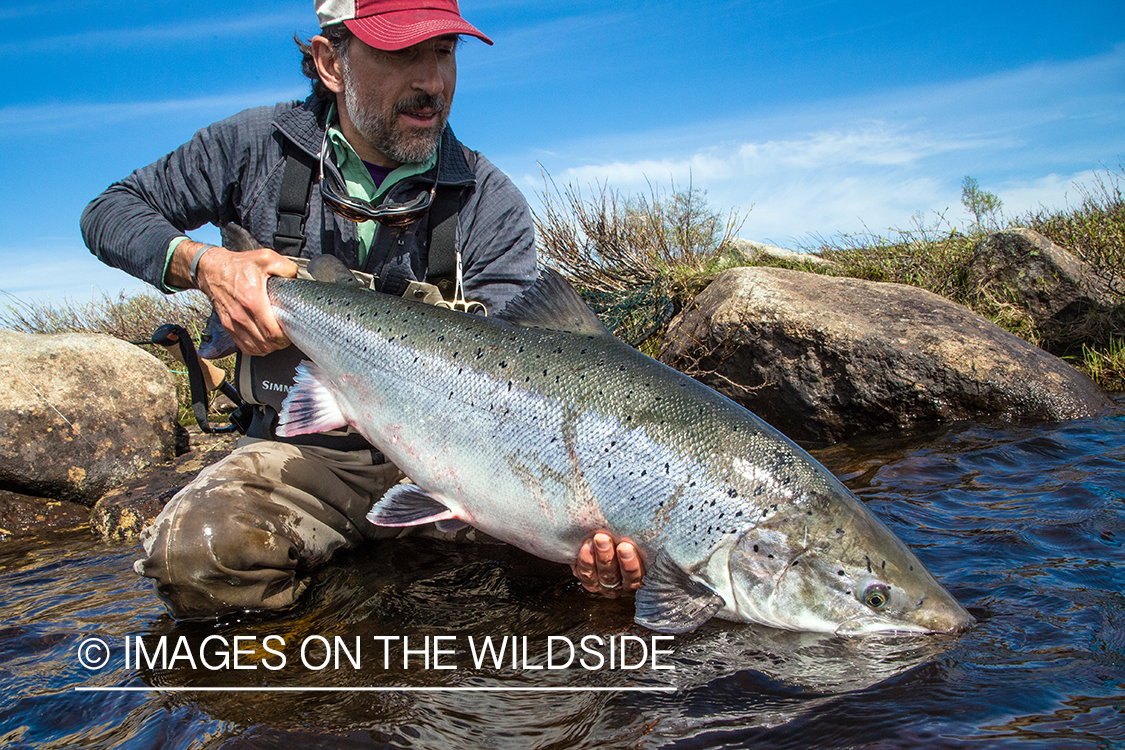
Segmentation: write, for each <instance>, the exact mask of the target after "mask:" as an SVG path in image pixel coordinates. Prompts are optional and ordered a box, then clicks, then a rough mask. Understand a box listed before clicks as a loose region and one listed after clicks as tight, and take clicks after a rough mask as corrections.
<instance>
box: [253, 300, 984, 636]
mask: <svg viewBox="0 0 1125 750" xmlns="http://www.w3.org/2000/svg"><path fill="white" fill-rule="evenodd" d="M566 289H569V287H566ZM533 291H534V290H533ZM550 291H551V292H552V293H561V294H563V296H565V290H563V291H562V292H560V287H559V286H558V282H557V281H556V282H555V284H554V286H553V287H551V289H550ZM570 293H571V294H573V291H572V290H571V291H570ZM269 294H270V298H271V302H272V303H273V305H274V308H275V313H276V315H277V318H278V321H279V322H280V324H281V325H282V327H283V329H284V330H285V331H286V334H287V335H288V336H289V338H290V339H291V340H292V341H293V342H294V343H295V344H296V345H297V346H299V347H300V348H301V350H302V351H304V352H305V353H306V354H307V355H308V356H309V357H310V359H311V360H312V361H313V362H315V363H316V369H317V372H316V377H315V378H312V379H314V380H316V381H317V383H318V384H319V385H320V386H323V387H324V388H325V389H326V390H327V391H328V392H330V393H331V394H332V395H333V398H334V400H335V402H336V404H337V406H338V409H339V412H340V414H341V416H342V418H343V420H344V421H346V422H347V423H348V424H352V425H354V426H356V428H357V429H358V430H359V431H360V432H362V433H363V434H364V435H365V436H366V437H367V438H368V439H369V440H371V441H372V443H374V444H375V445H376V446H378V447H379V448H380V449H381V450H382V451H383V452H384V454H385V455H386V456H387V458H388V459H389V460H391V461H393V462H394V463H395V464H396V465H398V466H399V467H400V468H401V469H402V470H403V471H404V472H405V473H406V474H407V475H408V476H409V477H410V478H411V480H412V481H413V482H414V483H415V485H417V487H415V488H412V489H400V488H395V489H394V490H392V491H391V492H388V496H387V497H386V498H384V500H382V501H380V503H379V504H377V505H376V508H375V509H374V510H373V512H372V514H373V516H372V517H373V519H374V520H376V522H380V523H396V524H401V525H408V524H411V523H418V522H423V521H428V520H440V519H441V518H445V519H457V520H460V521H464V522H467V523H469V524H471V525H473V526H476V527H477V528H480V529H481V530H482V531H484V532H486V533H488V534H490V535H492V536H495V537H497V538H499V539H502V540H505V541H508V542H511V543H513V544H516V545H517V546H520V547H521V548H523V549H525V550H527V551H529V552H532V553H533V554H536V555H538V556H541V557H544V558H546V559H550V560H556V561H559V562H572V561H573V560H574V558H575V555H576V553H577V550H578V548H579V546H580V544H581V542H582V540H584V539H586V538H588V537H589V536H590V534H591V533H592V532H594V531H597V530H608V531H610V532H612V533H613V534H615V535H616V536H618V537H626V538H629V539H631V540H633V541H634V542H635V543H636V544H637V547H638V549H639V550H640V551H641V554H642V556H643V558H644V559H645V561H646V564H647V565H648V573H647V574H646V577H645V585H644V586H642V589H641V591H640V592H639V593H638V622H641V623H642V624H646V625H648V626H650V627H654V628H656V629H662V630H667V631H670V632H677V631H679V630H685V629H691V628H693V627H695V626H697V625H698V624H699V623H700V622H702V621H704V620H706V619H707V618H709V617H710V616H715V615H717V616H720V617H726V618H728V619H735V620H750V621H757V622H762V623H764V624H769V625H774V626H778V627H787V628H791V629H815V630H836V631H838V632H865V631H866V630H871V629H903V630H922V631H931V630H939V629H940V630H949V629H956V628H957V627H962V626H963V625H964V623H965V622H967V618H968V615H967V613H964V611H963V610H961V609H960V606H959V605H957V604H956V602H955V601H954V600H953V599H952V598H951V597H949V595H948V593H947V592H945V591H944V589H942V588H941V587H940V584H937V582H936V581H934V580H933V578H932V576H930V575H929V573H928V571H925V569H924V567H923V566H922V565H921V563H920V562H918V561H917V559H916V558H914V557H913V555H912V553H910V552H909V550H907V549H906V548H905V546H904V545H902V544H901V542H899V541H898V540H897V538H895V537H894V536H893V534H891V533H890V532H889V531H888V530H886V528H885V527H884V526H882V524H880V523H879V522H878V521H877V520H876V519H874V517H872V516H870V514H869V513H868V512H867V511H866V509H865V508H863V506H862V504H860V503H859V501H858V500H856V499H855V498H854V496H853V495H852V494H851V493H850V492H849V491H848V490H847V489H846V488H844V487H843V485H842V484H840V483H839V481H838V480H837V479H836V478H835V477H833V476H832V475H831V474H830V473H829V472H828V471H827V470H825V469H824V468H823V467H821V466H820V465H819V464H818V463H816V462H815V461H814V460H813V459H812V458H811V457H809V456H808V455H807V454H806V453H805V452H804V451H802V450H801V449H800V448H798V447H797V446H795V445H794V444H793V443H792V442H791V441H789V440H788V439H787V438H785V437H784V436H783V435H781V434H780V433H779V432H777V431H776V430H774V429H773V428H772V427H770V426H769V425H767V424H766V423H765V422H763V421H762V420H760V419H758V418H757V417H756V416H754V415H753V414H751V413H750V412H748V411H747V410H745V409H743V408H742V407H740V406H738V405H737V404H734V403H733V402H732V401H730V400H729V399H727V398H725V397H723V396H721V395H719V394H718V393H716V392H714V391H713V390H711V389H709V388H707V387H706V386H703V385H702V384H700V383H698V382H696V381H694V380H692V379H691V378H688V377H686V376H684V375H682V374H681V373H678V372H676V371H675V370H672V369H671V368H668V367H666V366H664V365H663V364H660V363H658V362H656V361H655V360H652V359H650V358H648V357H645V356H644V355H641V354H640V353H638V352H636V351H635V350H633V349H632V348H631V347H628V346H627V345H625V344H623V343H622V342H620V341H619V340H617V339H615V338H614V337H612V336H611V335H609V334H608V333H607V332H604V330H603V331H598V330H596V329H594V328H593V326H595V325H597V324H596V319H595V321H594V322H590V323H589V325H586V326H585V327H584V328H583V327H581V326H580V327H579V328H578V330H571V329H567V330H553V329H550V328H546V327H543V326H541V325H540V326H528V325H520V321H496V320H493V319H487V318H476V317H472V316H467V315H463V314H460V313H457V312H453V311H450V310H445V309H441V308H436V307H432V306H428V305H423V304H420V303H414V302H411V301H409V300H402V299H398V298H393V297H389V296H386V295H380V294H377V293H372V292H369V291H367V290H364V289H353V288H341V287H333V286H331V285H324V284H317V283H316V282H307V281H296V280H282V279H271V280H270V284H269ZM573 296H574V298H575V299H577V295H573ZM532 303H534V298H532ZM570 304H571V306H576V305H578V304H580V301H579V302H574V301H573V300H571V301H570ZM517 307H518V306H517ZM583 308H584V306H583ZM586 312H587V313H588V309H586ZM578 314H581V311H579V313H578ZM589 315H590V316H591V317H592V316H593V314H592V313H589ZM294 390H297V389H294ZM292 396H293V394H291V398H292ZM287 404H288V400H287ZM287 409H288V406H287ZM286 418H287V415H285V414H283V422H284V421H285V420H286ZM427 508H429V509H432V511H431V510H427ZM396 513H397V514H398V515H396ZM810 535H811V540H810ZM845 538H847V541H846V542H845V541H844V539H845ZM865 550H866V551H865ZM860 552H864V554H863V555H860ZM872 552H874V555H875V556H876V557H878V558H879V559H880V561H881V562H882V563H883V571H885V570H886V560H888V559H889V560H891V561H892V565H891V568H892V571H893V572H894V573H895V574H896V575H901V576H902V577H903V578H905V579H909V580H908V581H907V583H906V584H903V583H902V582H891V583H887V582H884V581H882V580H875V579H876V578H877V576H875V574H873V573H871V572H870V570H868V569H869V568H870V564H869V563H868V562H867V560H868V559H869V558H870V557H871V556H872ZM845 558H847V559H845ZM861 560H862V562H861ZM802 563H803V564H804V568H803V569H801V570H800V571H798V570H797V568H798V567H799V566H801V564H802ZM806 570H810V571H813V573H814V574H815V575H807V574H806V572H805V571H806ZM883 577H889V576H888V575H885V574H884V576H883ZM814 579H815V580H814ZM896 586H897V587H898V588H894V587H896ZM872 587H882V588H886V589H887V591H888V592H891V591H892V590H893V591H894V592H895V596H896V597H897V599H896V604H897V603H899V601H900V600H901V606H902V607H906V608H907V609H909V610H910V613H912V616H915V620H918V621H917V622H916V621H911V620H910V619H909V618H906V620H903V617H904V616H905V615H903V614H902V613H895V614H896V616H897V617H898V619H897V620H896V619H895V618H893V617H890V614H891V613H890V611H889V610H888V609H887V607H886V606H885V605H884V606H882V607H879V608H878V610H879V611H873V608H872V607H871V606H870V604H871V602H870V601H868V602H866V603H865V602H864V601H862V600H863V599H864V597H867V596H868V594H867V592H869V591H871V590H872ZM882 588H879V590H880V591H881V590H882ZM817 597H819V598H820V599H826V600H829V603H828V604H823V603H822V604H813V603H810V601H807V600H809V599H812V598H817ZM868 598H870V597H868ZM876 598H877V597H876ZM927 600H928V601H929V602H930V606H929V607H926V608H925V609H926V613H925V615H926V616H925V617H921V616H917V612H918V610H919V609H922V608H923V607H922V605H923V604H925V603H926V602H927ZM911 602H914V605H913V606H912V607H910V606H908V605H909V604H910V603H911ZM935 602H936V603H938V604H940V606H939V607H938V609H939V610H940V612H939V614H938V615H934V614H933V612H930V611H929V610H931V609H933V606H932V605H933V604H934V603H935ZM876 603H878V602H876ZM903 612H905V610H903ZM927 617H928V618H929V619H926V618H927ZM943 618H944V619H943ZM931 621H932V622H931ZM949 622H952V623H954V624H953V625H951V626H948V627H946V625H948V623H949ZM935 623H937V624H936V625H935Z"/></svg>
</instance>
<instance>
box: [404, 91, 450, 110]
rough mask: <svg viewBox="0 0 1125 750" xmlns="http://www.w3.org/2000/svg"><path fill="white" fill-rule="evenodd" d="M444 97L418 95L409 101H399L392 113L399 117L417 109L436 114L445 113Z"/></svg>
mask: <svg viewBox="0 0 1125 750" xmlns="http://www.w3.org/2000/svg"><path fill="white" fill-rule="evenodd" d="M445 107H446V104H445V97H443V96H438V95H436V94H423V93H418V94H415V95H414V96H412V97H410V98H409V99H401V100H400V101H398V102H397V103H396V104H395V106H394V113H395V114H396V115H401V114H404V113H406V112H414V111H417V110H419V109H430V110H433V111H434V112H435V113H436V114H439V115H440V114H441V113H442V112H445Z"/></svg>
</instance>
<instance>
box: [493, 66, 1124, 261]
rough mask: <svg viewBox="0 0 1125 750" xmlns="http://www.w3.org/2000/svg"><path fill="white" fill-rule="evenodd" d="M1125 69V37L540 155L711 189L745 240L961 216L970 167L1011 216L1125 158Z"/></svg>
mask: <svg viewBox="0 0 1125 750" xmlns="http://www.w3.org/2000/svg"><path fill="white" fill-rule="evenodd" d="M1123 78H1125V46H1123V47H1119V48H1118V49H1116V50H1115V51H1114V52H1112V53H1108V54H1105V55H1100V56H1097V57H1093V58H1089V59H1086V60H1079V61H1075V62H1067V63H1059V64H1052V65H1048V64H1040V65H1035V66H1031V67H1029V68H1025V69H1022V70H1017V71H1010V72H1005V73H1001V74H996V75H991V76H986V77H982V78H978V79H972V80H967V81H961V82H954V83H943V84H940V85H933V86H922V87H917V88H914V89H908V90H898V91H892V92H879V93H877V94H873V95H866V96H862V97H855V98H850V99H840V100H836V101H816V102H807V103H805V104H802V105H797V106H793V107H790V108H788V109H786V110H784V111H779V112H777V113H775V114H773V115H769V116H762V115H760V114H757V113H755V114H754V115H752V116H748V117H746V118H744V119H740V120H734V121H728V122H701V123H698V124H696V125H693V126H686V127H681V128H677V129H675V130H661V131H649V132H639V133H629V134H624V135H618V136H601V137H597V138H590V139H586V140H583V141H576V142H573V143H568V144H557V143H552V144H545V147H544V149H543V150H542V151H540V152H538V153H537V154H536V156H537V158H538V159H539V160H540V161H541V163H542V166H543V168H545V169H546V170H547V171H548V172H549V173H550V175H551V176H552V177H553V179H554V181H555V183H556V184H557V185H559V186H564V185H566V184H573V185H576V186H579V187H581V188H583V189H585V188H587V187H588V186H601V185H604V186H608V187H609V188H611V189H614V190H618V191H620V192H622V193H626V194H628V193H637V192H641V193H648V192H649V191H650V190H651V188H652V186H657V187H659V188H661V189H664V190H667V189H668V186H669V185H670V184H674V185H675V186H676V187H677V188H678V189H682V188H685V187H687V186H688V185H689V184H690V185H691V186H692V187H696V188H702V189H704V190H706V191H707V196H708V200H709V202H710V204H711V205H712V207H714V208H717V209H722V210H727V209H735V210H737V211H739V212H740V213H742V214H744V215H746V217H747V218H746V223H745V225H744V228H743V231H742V232H741V234H742V236H744V237H747V238H752V239H757V240H765V241H771V242H774V243H775V244H780V245H788V246H793V245H795V244H799V243H801V242H802V241H806V240H807V239H808V238H809V237H810V236H811V235H814V234H815V235H823V236H831V235H834V234H837V233H854V232H860V231H864V229H870V230H872V231H886V230H887V229H888V228H891V227H900V228H904V229H905V228H907V227H908V226H909V225H910V223H911V218H912V216H913V215H914V214H915V213H916V212H919V211H922V212H924V213H926V214H927V215H928V216H927V218H928V219H932V218H933V216H934V214H935V213H944V215H945V216H946V218H947V219H948V220H949V221H951V222H953V223H959V222H961V221H962V220H964V219H965V218H967V217H966V215H965V212H964V210H963V209H962V207H961V205H960V197H961V179H962V178H963V177H964V176H965V175H972V176H974V177H976V178H977V179H978V180H979V181H980V183H981V186H982V187H983V188H984V189H985V190H989V191H991V192H994V193H996V194H998V195H999V196H1000V197H1001V198H1002V199H1003V201H1004V206H1005V212H1006V213H1007V214H1008V215H1018V214H1020V213H1023V212H1025V211H1028V210H1031V209H1035V208H1037V207H1039V205H1040V204H1043V205H1046V206H1052V207H1062V206H1063V205H1064V204H1065V202H1066V198H1067V196H1068V194H1069V196H1070V197H1071V200H1072V201H1073V200H1074V197H1075V196H1076V191H1075V189H1074V187H1073V186H1072V183H1073V182H1074V181H1076V180H1077V181H1079V182H1083V183H1086V182H1089V181H1090V180H1092V179H1093V176H1094V170H1091V167H1092V166H1094V165H1097V164H1102V165H1106V166H1110V167H1116V165H1117V164H1118V163H1119V161H1120V159H1121V158H1122V155H1123V154H1125V146H1123V145H1122V143H1121V140H1120V133H1121V132H1122V131H1121V128H1122V127H1125V115H1123V113H1125V91H1123V90H1122V89H1121V88H1120V87H1116V88H1115V87H1112V86H1110V87H1107V86H1106V85H1105V81H1107V80H1122V79H1123ZM513 161H514V160H513V159H510V158H509V159H506V160H502V161H501V166H502V167H503V166H506V165H508V164H510V163H512V162H513ZM523 163H524V164H526V161H524V162H523ZM512 173H513V174H514V175H515V176H516V181H517V183H518V184H519V185H520V186H521V188H523V189H524V190H525V192H527V193H528V194H529V195H531V194H536V195H537V194H539V193H541V192H542V191H543V181H542V178H541V176H540V175H539V174H538V173H537V172H532V171H530V170H526V168H524V169H523V170H513V171H512ZM536 202H537V199H534V198H533V199H532V203H533V205H534V204H535V203H536ZM751 208H752V210H751Z"/></svg>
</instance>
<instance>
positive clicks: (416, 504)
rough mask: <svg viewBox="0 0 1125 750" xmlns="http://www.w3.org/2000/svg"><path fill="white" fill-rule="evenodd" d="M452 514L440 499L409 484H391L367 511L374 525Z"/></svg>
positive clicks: (411, 522)
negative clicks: (392, 485)
mask: <svg viewBox="0 0 1125 750" xmlns="http://www.w3.org/2000/svg"><path fill="white" fill-rule="evenodd" d="M452 518H454V516H453V511H451V510H450V509H449V508H447V507H445V504H444V503H442V502H441V501H440V500H438V499H437V498H436V497H434V496H433V495H431V494H430V493H428V492H426V491H425V490H424V489H422V488H421V487H417V486H415V485H413V484H396V485H395V486H394V487H391V488H390V489H389V490H387V492H386V494H384V495H383V497H382V499H381V500H379V502H377V503H375V507H373V508H372V509H371V510H370V511H369V512H368V514H367V520H368V521H370V522H371V523H373V524H376V525H378V526H421V525H422V524H424V523H435V522H437V521H448V520H450V519H452Z"/></svg>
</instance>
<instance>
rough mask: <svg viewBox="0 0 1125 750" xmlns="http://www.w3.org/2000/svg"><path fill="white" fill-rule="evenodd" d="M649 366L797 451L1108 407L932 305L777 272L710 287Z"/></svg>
mask: <svg viewBox="0 0 1125 750" xmlns="http://www.w3.org/2000/svg"><path fill="white" fill-rule="evenodd" d="M660 358H661V360H663V361H664V362H666V363H667V364H669V365H672V366H673V367H676V368H678V369H680V370H684V371H686V372H688V373H689V374H692V375H695V376H697V377H699V379H700V380H702V381H704V382H706V383H707V384H709V385H711V386H713V387H715V388H716V389H718V390H719V391H721V392H723V393H725V394H726V395H728V396H730V397H731V398H733V399H734V400H736V401H738V402H739V403H741V404H743V405H744V406H746V407H747V408H749V409H750V410H751V411H753V412H754V413H756V414H758V415H759V416H760V417H762V418H763V419H765V420H766V421H767V422H769V423H771V424H772V425H774V426H775V427H777V428H778V429H780V430H782V431H783V432H784V433H786V434H787V435H789V436H790V437H791V438H794V439H796V440H798V441H801V442H804V443H807V444H810V443H816V444H823V443H831V442H835V441H838V440H841V439H844V438H847V437H851V436H853V435H859V434H865V433H873V432H881V431H886V430H891V429H896V428H904V427H910V426H913V425H917V424H920V423H925V422H933V421H945V420H957V419H969V418H980V417H984V416H1000V417H1006V418H1010V419H1030V420H1065V419H1072V418H1077V417H1083V416H1090V415H1093V414H1095V413H1098V412H1100V411H1101V410H1102V409H1105V408H1108V407H1109V406H1110V401H1109V399H1108V398H1107V397H1106V395H1105V394H1104V393H1103V392H1102V391H1101V390H1100V389H1099V388H1098V387H1097V386H1096V385H1094V383H1093V382H1092V381H1090V380H1089V379H1088V378H1087V377H1086V376H1085V375H1083V374H1081V373H1079V372H1078V371H1077V370H1075V369H1074V368H1072V367H1070V366H1069V365H1067V364H1066V363H1064V362H1062V361H1061V360H1059V359H1058V358H1056V357H1054V356H1052V355H1050V354H1048V353H1046V352H1044V351H1043V350H1041V349H1039V348H1037V347H1034V346H1032V345H1030V344H1028V343H1027V342H1025V341H1023V340H1022V339H1020V338H1018V337H1016V336H1013V335H1012V334H1010V333H1008V332H1006V331H1004V330H1003V329H1001V328H1000V327H998V326H996V325H994V324H993V323H990V322H989V321H987V320H985V319H984V318H982V317H980V316H978V315H975V314H974V313H972V312H971V311H969V310H968V309H967V308H965V307H962V306H961V305H958V304H955V303H953V302H950V301H948V300H946V299H944V298H942V297H939V296H937V295H935V294H932V293H930V292H927V291H924V290H922V289H917V288H914V287H908V286H903V285H899V284H881V283H876V282H869V281H860V280H856V279H845V278H834V277H828V276H821V275H817V274H811V273H804V272H800V271H790V270H785V269H777V268H735V269H731V270H729V271H725V272H723V273H722V274H720V275H719V276H718V277H717V278H716V280H715V281H714V283H712V284H711V285H710V286H709V287H708V288H707V289H706V290H704V291H703V293H702V294H700V295H699V296H698V297H697V298H696V300H695V302H694V303H693V305H692V306H691V307H689V308H688V309H686V310H685V311H684V312H683V313H681V315H679V316H678V317H677V318H676V319H675V320H673V322H672V324H671V327H670V330H669V332H668V336H667V338H666V342H665V345H664V347H663V350H662V352H661V356H660Z"/></svg>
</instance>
